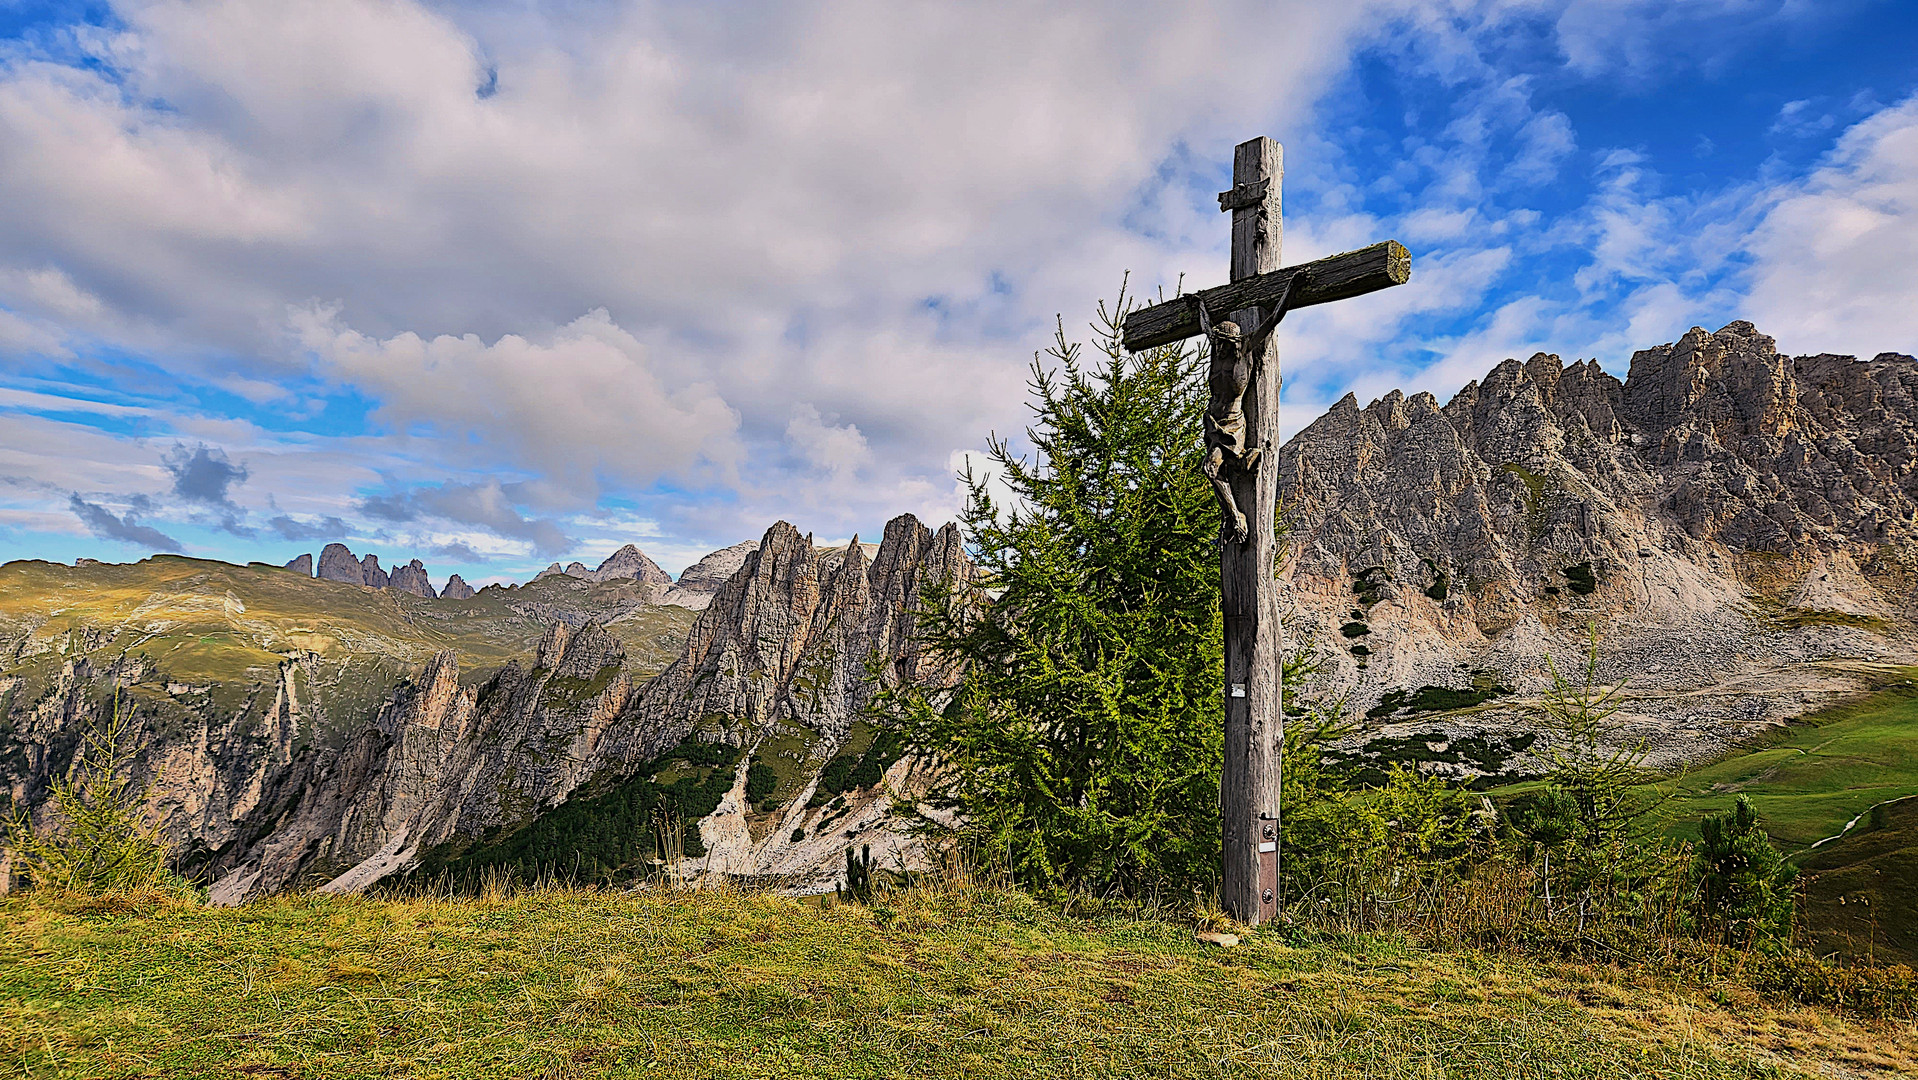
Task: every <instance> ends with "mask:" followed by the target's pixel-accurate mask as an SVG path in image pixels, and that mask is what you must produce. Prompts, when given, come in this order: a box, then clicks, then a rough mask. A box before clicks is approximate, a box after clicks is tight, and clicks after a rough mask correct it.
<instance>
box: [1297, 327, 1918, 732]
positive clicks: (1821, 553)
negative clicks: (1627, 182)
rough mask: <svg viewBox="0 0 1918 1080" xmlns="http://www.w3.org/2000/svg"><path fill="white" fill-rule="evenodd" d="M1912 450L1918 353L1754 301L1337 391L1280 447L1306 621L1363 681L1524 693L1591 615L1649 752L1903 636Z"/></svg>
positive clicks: (1793, 690)
mask: <svg viewBox="0 0 1918 1080" xmlns="http://www.w3.org/2000/svg"><path fill="white" fill-rule="evenodd" d="M1915 460H1918V362H1915V361H1913V359H1912V358H1910V357H1906V356H1897V355H1891V354H1886V355H1881V356H1879V357H1877V358H1875V359H1873V360H1870V361H1863V362H1861V361H1857V360H1854V359H1852V358H1849V357H1837V356H1806V357H1797V358H1792V357H1787V356H1783V355H1781V354H1779V353H1778V352H1777V350H1776V349H1775V347H1774V345H1773V342H1772V340H1771V339H1770V338H1768V337H1765V336H1764V335H1762V334H1759V333H1758V332H1757V330H1756V329H1755V328H1754V327H1753V326H1752V325H1751V324H1749V323H1743V322H1738V323H1733V324H1731V325H1730V326H1727V327H1725V328H1724V329H1722V330H1720V331H1718V332H1717V333H1715V334H1710V333H1706V332H1705V331H1703V330H1700V329H1694V330H1692V331H1691V332H1690V333H1688V334H1686V335H1685V336H1684V337H1683V338H1681V339H1680V340H1679V341H1677V342H1675V343H1673V344H1670V345H1664V346H1660V347H1659V348H1655V349H1647V350H1644V351H1641V352H1639V353H1637V354H1635V355H1634V356H1633V357H1632V360H1631V365H1630V369H1629V372H1628V375H1627V377H1626V379H1624V380H1623V381H1621V380H1619V379H1617V378H1615V377H1613V376H1612V375H1610V374H1608V373H1606V372H1605V371H1604V370H1602V369H1601V368H1600V367H1599V366H1598V365H1597V364H1596V363H1595V362H1580V363H1574V364H1571V365H1569V366H1567V365H1564V364H1562V363H1561V362H1560V360H1559V358H1558V357H1556V356H1550V355H1546V354H1539V355H1537V356H1534V357H1533V358H1532V359H1531V360H1530V361H1528V362H1526V363H1522V364H1521V363H1519V362H1517V361H1515V360H1508V361H1506V362H1504V363H1502V364H1500V365H1498V366H1497V367H1495V368H1494V369H1493V370H1492V371H1491V372H1490V373H1489V374H1488V375H1487V376H1486V377H1485V379H1484V380H1483V381H1482V382H1475V383H1472V384H1470V385H1468V386H1466V387H1465V388H1464V389H1463V390H1462V391H1460V392H1459V393H1458V394H1457V395H1456V396H1455V397H1454V398H1453V399H1452V400H1451V401H1450V402H1448V403H1446V404H1444V405H1440V404H1439V402H1438V401H1437V400H1436V399H1435V398H1434V397H1433V396H1432V395H1430V394H1417V395H1414V396H1412V397H1409V398H1407V397H1404V396H1402V395H1401V394H1399V393H1397V392H1393V393H1391V394H1388V395H1386V396H1385V397H1384V398H1381V399H1379V400H1378V401H1375V402H1373V403H1372V404H1370V405H1369V406H1366V407H1364V408H1360V407H1359V404H1358V402H1357V401H1356V400H1355V399H1353V398H1352V397H1351V396H1349V395H1348V396H1347V397H1346V398H1345V399H1344V400H1342V401H1340V402H1339V403H1338V404H1337V405H1335V406H1334V407H1333V408H1332V409H1331V410H1330V411H1329V412H1327V413H1326V414H1325V415H1324V416H1322V417H1320V418H1319V419H1318V420H1316V421H1314V422H1313V423H1312V424H1311V425H1310V426H1308V427H1307V428H1305V429H1304V430H1303V431H1301V432H1300V433H1299V434H1298V435H1297V436H1296V437H1295V438H1294V439H1293V440H1291V442H1289V443H1288V444H1287V445H1286V446H1285V447H1284V448H1283V450H1282V452H1281V465H1280V468H1281V481H1280V493H1281V498H1282V500H1283V502H1284V505H1285V514H1286V518H1287V520H1288V521H1289V523H1290V526H1291V530H1292V531H1291V535H1290V537H1289V542H1288V552H1289V554H1288V558H1287V563H1286V566H1285V569H1284V573H1285V575H1286V577H1287V578H1288V579H1289V581H1290V582H1291V584H1292V590H1291V596H1292V599H1293V603H1294V605H1295V607H1294V610H1293V629H1294V633H1295V640H1309V641H1311V642H1312V643H1313V645H1314V647H1315V649H1316V650H1317V652H1318V654H1319V656H1320V659H1321V661H1322V664H1323V667H1324V672H1325V674H1324V687H1325V688H1326V689H1340V688H1345V689H1349V690H1351V691H1352V692H1353V693H1354V698H1355V700H1356V703H1357V704H1358V705H1359V706H1360V707H1361V708H1372V707H1374V706H1375V705H1377V704H1379V703H1381V701H1382V699H1384V698H1385V696H1386V695H1387V694H1388V693H1390V692H1392V691H1394V690H1397V691H1400V692H1401V696H1403V692H1404V691H1406V690H1408V689H1410V688H1418V687H1425V686H1434V687H1453V688H1459V689H1463V688H1465V687H1468V686H1470V685H1472V684H1473V683H1474V681H1476V682H1478V683H1480V684H1481V685H1486V684H1488V683H1497V684H1499V685H1501V686H1503V687H1505V688H1506V689H1509V690H1512V691H1515V692H1518V694H1519V696H1521V697H1522V696H1523V694H1524V692H1525V691H1528V690H1536V689H1538V688H1539V687H1540V686H1542V685H1543V682H1544V679H1545V670H1544V667H1543V658H1544V656H1545V655H1546V654H1547V653H1553V654H1556V655H1557V656H1558V658H1559V659H1560V660H1561V661H1565V660H1568V659H1570V658H1572V657H1575V656H1576V655H1577V654H1578V653H1579V651H1580V639H1581V637H1582V636H1583V635H1584V634H1585V633H1586V632H1587V630H1588V629H1589V628H1596V629H1597V631H1598V632H1599V634H1600V635H1601V639H1602V640H1601V649H1602V652H1603V654H1604V657H1605V670H1606V672H1607V677H1608V678H1609V677H1624V676H1630V677H1632V686H1633V687H1634V691H1633V702H1634V705H1633V709H1632V712H1633V715H1634V717H1635V719H1637V720H1638V721H1640V722H1641V723H1642V724H1643V725H1644V726H1645V731H1646V732H1647V734H1648V735H1649V736H1650V737H1652V738H1653V741H1654V742H1655V743H1656V744H1657V745H1659V747H1660V752H1661V753H1664V754H1667V755H1669V756H1673V757H1683V756H1688V755H1694V754H1703V753H1710V752H1713V751H1715V750H1716V749H1717V748H1719V747H1721V746H1722V745H1723V744H1724V741H1725V740H1726V739H1730V738H1735V737H1737V736H1739V735H1740V734H1742V733H1744V732H1746V731H1748V730H1750V728H1751V726H1752V725H1754V724H1762V723H1766V722H1771V721H1775V720H1778V719H1781V718H1783V717H1786V716H1790V715H1796V714H1797V713H1798V712H1801V711H1803V710H1804V709H1806V708H1808V707H1811V706H1813V705H1815V704H1818V703H1819V702H1821V701H1822V700H1825V699H1826V697H1828V696H1829V695H1830V694H1831V693H1836V692H1841V691H1843V690H1845V689H1848V688H1849V687H1850V685H1851V679H1850V677H1849V676H1848V675H1847V674H1846V673H1845V672H1844V670H1843V666H1844V664H1846V663H1853V664H1857V663H1871V662H1879V661H1887V660H1898V659H1901V658H1906V657H1910V656H1911V655H1912V642H1913V640H1914V638H1913V635H1912V632H1911V620H1912V618H1913V617H1914V616H1918V593H1915V592H1914V589H1913V583H1914V580H1915V578H1914V570H1915V569H1918V547H1915V546H1914V535H1915V534H1918V529H1915V526H1914V513H1915V512H1918V471H1915V470H1914V461H1915ZM1708 687H1709V688H1713V692H1712V693H1711V694H1710V695H1709V696H1708V697H1704V698H1700V697H1699V696H1698V694H1697V692H1698V691H1700V690H1702V689H1705V688H1708ZM1686 695H1691V696H1690V697H1689V698H1688V697H1687V696H1686ZM1386 704H1389V702H1386ZM1373 711H1374V719H1375V720H1378V719H1386V720H1390V719H1397V718H1400V717H1395V716H1394V715H1393V710H1391V709H1389V708H1388V709H1385V710H1383V711H1382V712H1380V711H1378V710H1376V709H1374V710H1373Z"/></svg>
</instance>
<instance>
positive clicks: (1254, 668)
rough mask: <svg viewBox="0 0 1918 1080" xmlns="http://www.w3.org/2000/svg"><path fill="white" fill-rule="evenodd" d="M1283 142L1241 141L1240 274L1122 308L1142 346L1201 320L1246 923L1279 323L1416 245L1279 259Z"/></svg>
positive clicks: (1268, 719) (1260, 772) (1229, 857)
mask: <svg viewBox="0 0 1918 1080" xmlns="http://www.w3.org/2000/svg"><path fill="white" fill-rule="evenodd" d="M1283 176H1284V169H1283V168H1282V165H1281V159H1280V150H1279V144H1278V143H1276V142H1273V141H1272V140H1271V139H1253V140H1251V141H1249V142H1244V143H1240V144H1239V146H1238V147H1237V148H1236V150H1235V151H1234V152H1233V160H1232V185H1233V186H1232V190H1231V191H1227V192H1224V193H1222V194H1221V195H1220V196H1219V209H1220V210H1223V211H1227V212H1230V213H1231V215H1232V275H1231V277H1232V280H1231V284H1229V285H1221V286H1219V287H1218V288H1215V289H1206V290H1204V291H1203V292H1199V293H1195V294H1193V295H1191V296H1182V297H1179V298H1178V299H1175V300H1169V301H1167V302H1165V303H1163V304H1157V305H1155V306H1153V307H1148V308H1141V309H1139V310H1137V311H1134V312H1132V313H1131V314H1129V315H1127V316H1126V319H1125V324H1124V327H1123V331H1122V334H1121V337H1122V339H1123V340H1124V342H1125V346H1126V348H1128V349H1130V350H1132V351H1134V352H1137V351H1140V350H1142V349H1150V348H1153V347H1155V346H1159V345H1169V344H1171V343H1172V342H1175V341H1178V340H1180V339H1182V338H1188V337H1191V336H1192V335H1194V334H1199V333H1204V334H1206V336H1207V338H1208V339H1209V344H1210V346H1211V360H1210V366H1209V371H1208V373H1207V376H1206V386H1207V388H1208V390H1209V391H1210V393H1211V401H1210V403H1209V404H1208V405H1207V407H1206V414H1205V415H1206V419H1205V446H1206V458H1205V465H1204V471H1205V475H1206V478H1207V479H1208V480H1210V481H1211V482H1212V487H1213V490H1214V492H1215V493H1217V496H1218V499H1219V507H1220V511H1221V518H1222V520H1223V526H1222V529H1221V532H1220V543H1219V591H1220V596H1219V600H1220V605H1219V606H1220V611H1221V614H1222V615H1223V616H1224V621H1225V672H1224V674H1225V691H1226V692H1225V761H1224V769H1223V775H1222V776H1221V777H1220V786H1219V810H1220V828H1221V833H1222V836H1221V841H1222V843H1221V847H1222V853H1223V856H1224V859H1223V862H1224V866H1223V868H1222V869H1223V870H1224V874H1223V877H1222V879H1221V881H1220V888H1219V899H1220V901H1221V902H1222V904H1223V905H1224V907H1225V909H1226V911H1227V912H1229V913H1230V914H1231V915H1232V917H1233V918H1235V919H1237V920H1239V921H1240V922H1243V923H1247V924H1251V925H1257V924H1259V923H1261V922H1264V921H1265V920H1266V919H1269V918H1271V917H1272V916H1274V915H1276V914H1278V889H1279V851H1278V846H1279V845H1278V841H1279V779H1280V778H1279V768H1280V764H1281V761H1282V759H1283V757H1284V750H1283V748H1284V745H1285V712H1284V704H1285V703H1284V701H1283V700H1282V695H1281V692H1282V690H1283V689H1284V687H1283V681H1284V680H1283V660H1284V655H1285V653H1284V650H1283V648H1282V647H1281V642H1280V640H1279V634H1280V629H1281V627H1280V612H1281V610H1282V609H1281V608H1280V605H1279V585H1280V583H1279V581H1278V577H1277V571H1278V558H1279V546H1278V531H1277V526H1278V520H1277V518H1278V501H1279V500H1278V493H1279V461H1278V457H1279V455H1278V450H1277V447H1276V446H1275V445H1274V443H1275V442H1276V440H1277V438H1278V434H1279V357H1278V348H1277V344H1276V341H1275V338H1274V336H1273V335H1272V333H1271V331H1272V329H1273V328H1274V326H1276V325H1277V323H1278V321H1279V319H1280V318H1282V317H1283V316H1284V315H1285V313H1286V312H1287V311H1289V310H1291V309H1292V308H1298V307H1309V306H1311V305H1313V304H1324V303H1328V302H1330V301H1333V300H1343V299H1345V298H1347V297H1351V296H1360V295H1363V294H1365V293H1369V292H1372V291H1374V290H1377V289H1384V288H1389V287H1391V286H1393V285H1402V284H1404V283H1405V282H1406V281H1408V280H1410V278H1411V276H1412V256H1411V255H1410V254H1409V253H1407V252H1406V250H1405V248H1403V247H1402V246H1400V245H1399V244H1398V242H1397V241H1393V240H1387V241H1386V242H1385V243H1382V244H1374V245H1372V246H1371V247H1368V248H1362V249H1360V250H1358V251H1348V252H1346V253H1345V254H1343V255H1334V256H1332V257H1331V258H1329V259H1320V260H1318V261H1317V262H1309V263H1305V264H1302V265H1299V266H1287V267H1281V266H1280V265H1279V239H1280V232H1279V230H1280V226H1281V221H1280V217H1279V185H1280V182H1281V180H1282V179H1283Z"/></svg>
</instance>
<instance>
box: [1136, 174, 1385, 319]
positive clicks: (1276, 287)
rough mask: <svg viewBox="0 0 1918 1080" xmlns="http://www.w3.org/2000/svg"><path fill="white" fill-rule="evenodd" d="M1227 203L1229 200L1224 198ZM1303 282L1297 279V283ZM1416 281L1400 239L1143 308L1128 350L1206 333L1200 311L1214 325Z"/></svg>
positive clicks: (1138, 313)
mask: <svg viewBox="0 0 1918 1080" xmlns="http://www.w3.org/2000/svg"><path fill="white" fill-rule="evenodd" d="M1222 198H1223V196H1222ZM1294 279H1297V280H1294ZM1410 280H1412V253H1411V252H1409V251H1407V250H1405V247H1404V246H1403V245H1401V244H1400V243H1399V242H1398V241H1397V240H1387V241H1385V242H1383V243H1379V244H1373V245H1372V246H1371V247H1366V248H1360V249H1358V250H1357V251H1348V252H1345V253H1344V254H1342V255H1333V256H1331V257H1329V258H1324V259H1319V260H1316V261H1314V262H1309V263H1300V264H1299V265H1297V266H1284V267H1280V268H1279V269H1277V270H1273V271H1270V272H1268V273H1264V274H1260V275H1258V276H1257V277H1249V278H1246V279H1245V280H1243V281H1235V282H1233V283H1231V284H1230V285H1220V286H1217V287H1215V288H1211V289H1205V290H1203V291H1200V292H1196V293H1191V294H1189V295H1186V296H1181V297H1179V298H1178V299H1176V300H1168V301H1167V302H1165V303H1163V304H1154V305H1153V306H1151V307H1147V308H1140V309H1139V310H1137V311H1134V312H1133V313H1131V314H1130V315H1127V316H1126V318H1125V347H1126V348H1128V349H1130V350H1132V351H1133V352H1143V351H1145V350H1146V349H1152V348H1157V347H1158V346H1160V345H1170V344H1172V343H1173V342H1175V341H1179V340H1181V339H1184V338H1189V337H1192V336H1193V335H1194V334H1197V333H1199V332H1200V325H1199V307H1200V306H1201V305H1204V307H1205V311H1206V314H1207V316H1209V317H1210V318H1211V320H1212V321H1213V322H1215V323H1216V322H1224V321H1225V320H1226V318H1227V317H1228V316H1229V315H1230V314H1231V313H1232V312H1234V311H1238V310H1240V309H1241V308H1251V307H1257V308H1267V309H1270V308H1271V306H1272V305H1273V304H1274V303H1275V302H1277V301H1278V299H1279V298H1280V297H1282V296H1285V290H1286V286H1287V284H1288V283H1289V284H1290V285H1291V287H1292V295H1291V296H1290V297H1289V298H1287V300H1286V305H1285V306H1286V309H1287V310H1291V309H1294V308H1302V307H1311V306H1313V305H1314V304H1327V303H1331V302H1332V301H1334V300H1345V299H1348V298H1350V297H1354V296H1364V295H1365V294H1366V293H1369V292H1377V291H1378V290H1380V289H1389V288H1391V287H1392V286H1394V285H1403V284H1405V283H1406V282H1407V281H1410Z"/></svg>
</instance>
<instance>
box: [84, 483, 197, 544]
mask: <svg viewBox="0 0 1918 1080" xmlns="http://www.w3.org/2000/svg"><path fill="white" fill-rule="evenodd" d="M67 505H68V507H70V508H71V509H72V510H73V514H74V516H75V517H77V518H79V519H80V523H81V524H83V525H85V526H86V527H87V529H88V531H90V532H92V533H93V535H95V536H97V537H99V538H101V539H102V540H117V541H119V542H120V543H123V544H132V545H134V546H135V547H140V548H145V549H147V550H149V551H184V550H186V549H185V548H184V547H182V546H181V545H180V542H179V541H178V540H175V539H174V538H172V537H171V536H168V535H167V534H165V533H163V532H161V531H160V530H158V529H155V528H153V527H151V526H148V525H142V524H140V523H139V522H138V521H136V520H135V514H136V511H135V510H128V511H127V512H126V513H125V514H122V515H115V514H114V513H113V511H111V510H108V509H107V508H106V507H104V506H101V505H100V504H98V503H91V502H88V501H86V500H85V499H83V498H81V497H80V496H79V495H78V494H77V493H76V494H74V495H72V496H69V497H68V500H67Z"/></svg>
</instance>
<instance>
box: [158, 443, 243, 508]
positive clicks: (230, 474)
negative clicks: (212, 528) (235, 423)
mask: <svg viewBox="0 0 1918 1080" xmlns="http://www.w3.org/2000/svg"><path fill="white" fill-rule="evenodd" d="M161 464H162V465H164V466H165V468H166V471H167V472H168V473H169V474H170V475H171V476H172V477H173V494H174V496H175V497H176V498H181V499H185V500H186V501H188V502H193V503H199V504H201V505H204V506H210V507H213V508H214V509H218V510H227V511H234V510H237V509H238V508H237V507H236V506H234V505H233V499H232V497H231V496H230V495H229V494H228V492H229V490H230V489H231V488H232V487H233V485H235V484H242V483H245V482H246V478H247V471H246V466H245V465H235V464H233V463H232V462H231V461H229V460H227V456H226V451H225V450H222V449H220V448H219V447H217V446H207V445H205V444H204V443H202V444H201V445H199V446H196V447H193V448H192V449H190V450H189V449H188V448H186V447H185V446H180V445H177V444H176V445H175V446H174V447H173V449H172V450H170V451H168V452H167V455H166V458H165V459H164V461H162V463H161Z"/></svg>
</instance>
